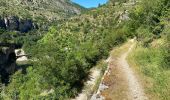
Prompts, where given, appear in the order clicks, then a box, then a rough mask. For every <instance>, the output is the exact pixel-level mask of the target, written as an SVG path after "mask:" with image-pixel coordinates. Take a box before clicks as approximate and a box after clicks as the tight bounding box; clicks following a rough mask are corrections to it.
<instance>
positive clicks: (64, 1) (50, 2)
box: [0, 0, 84, 20]
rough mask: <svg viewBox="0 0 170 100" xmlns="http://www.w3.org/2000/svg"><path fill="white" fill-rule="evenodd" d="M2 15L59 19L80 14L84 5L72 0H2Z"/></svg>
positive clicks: (0, 5)
mask: <svg viewBox="0 0 170 100" xmlns="http://www.w3.org/2000/svg"><path fill="white" fill-rule="evenodd" d="M0 2H1V4H0V8H1V9H0V15H2V16H4V15H16V16H21V17H23V18H33V19H35V20H39V19H48V20H59V19H61V18H62V19H63V18H68V17H70V16H72V15H76V14H80V13H81V11H82V10H84V8H83V7H81V6H79V5H77V4H75V3H73V2H71V1H70V0H10V1H9V0H0Z"/></svg>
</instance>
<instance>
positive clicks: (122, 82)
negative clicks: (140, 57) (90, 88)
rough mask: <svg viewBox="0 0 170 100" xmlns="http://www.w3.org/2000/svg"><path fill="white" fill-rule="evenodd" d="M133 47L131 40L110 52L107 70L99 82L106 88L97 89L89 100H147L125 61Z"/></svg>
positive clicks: (133, 43)
mask: <svg viewBox="0 0 170 100" xmlns="http://www.w3.org/2000/svg"><path fill="white" fill-rule="evenodd" d="M134 46H135V42H134V39H132V40H130V41H129V42H128V43H126V44H125V45H123V46H121V47H119V48H116V50H113V51H112V55H111V56H110V57H109V60H108V70H107V71H106V75H105V76H103V77H104V78H103V80H102V82H101V84H104V85H105V86H107V87H108V88H105V89H103V90H101V89H100V87H99V90H98V92H97V93H96V94H94V95H93V97H92V99H91V100H147V97H146V96H145V93H144V91H143V88H142V86H141V84H140V81H139V80H138V78H137V77H136V74H135V73H134V71H133V69H132V68H131V67H130V66H129V64H128V62H127V60H126V58H127V56H128V54H129V53H130V52H131V50H132V49H133V47H134ZM103 98H104V99H103Z"/></svg>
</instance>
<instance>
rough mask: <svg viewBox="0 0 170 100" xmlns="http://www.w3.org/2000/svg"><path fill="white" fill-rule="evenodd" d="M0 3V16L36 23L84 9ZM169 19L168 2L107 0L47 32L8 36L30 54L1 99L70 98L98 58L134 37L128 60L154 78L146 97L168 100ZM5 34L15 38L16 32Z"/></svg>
mask: <svg viewBox="0 0 170 100" xmlns="http://www.w3.org/2000/svg"><path fill="white" fill-rule="evenodd" d="M1 4H2V5H1V8H2V9H0V10H2V11H0V12H1V13H2V15H3V14H12V15H13V14H14V15H17V16H22V17H25V18H27V17H28V18H29V17H31V18H33V19H35V20H36V19H38V20H39V17H41V18H45V19H48V20H50V19H61V18H63V16H64V18H67V17H70V16H72V15H74V14H80V12H81V11H82V10H83V8H82V7H79V6H78V5H76V4H74V3H71V1H69V0H64V1H63V0H61V1H60V0H58V1H57V0H33V1H30V0H27V1H25V2H24V1H23V0H21V1H19V0H11V1H10V2H9V1H6V2H4V1H2V3H1ZM47 5H48V6H47ZM56 5H58V6H56ZM65 5H67V6H65ZM7 6H8V8H9V9H7ZM14 6H15V8H13V7H14ZM23 8H24V9H23ZM58 9H60V10H58ZM4 11H5V12H4ZM56 11H57V12H56ZM14 12H15V13H14ZM35 13H36V14H35ZM169 20H170V1H169V0H137V1H136V2H134V1H132V0H130V1H128V0H110V1H109V2H108V3H107V4H105V5H102V6H100V7H98V8H95V9H89V10H87V11H86V12H84V13H82V14H80V15H77V16H72V17H70V18H68V19H67V20H64V19H63V20H60V21H53V22H51V23H50V24H48V25H50V27H49V29H47V30H46V31H42V30H41V29H39V30H38V31H37V30H35V31H31V32H29V33H28V35H26V36H22V37H19V38H15V39H16V40H14V39H13V38H10V39H8V38H7V39H5V40H6V41H7V40H8V42H9V40H11V41H13V42H16V43H22V44H23V47H22V48H23V49H24V50H25V52H26V53H27V54H29V55H30V56H29V61H28V62H27V63H28V66H26V70H24V68H21V69H20V70H17V71H16V72H15V73H14V74H13V75H11V76H10V80H9V84H8V85H7V86H4V85H3V84H0V86H1V87H0V91H1V94H0V99H2V100H27V99H35V100H39V99H40V100H67V99H70V98H73V97H75V96H76V95H77V94H78V93H79V92H80V91H81V89H82V86H83V83H84V81H85V79H86V78H87V76H88V74H89V70H90V69H91V68H92V67H94V66H95V65H96V63H97V62H98V61H99V60H101V59H106V58H107V57H108V54H109V51H110V50H111V49H112V48H113V47H116V46H120V45H121V44H122V43H125V42H126V40H127V39H130V38H136V40H137V46H136V50H134V52H133V53H132V54H131V55H130V56H129V58H130V59H131V62H132V63H133V64H134V63H135V65H138V67H139V68H140V71H141V73H142V74H143V75H144V76H146V77H149V78H151V79H152V80H153V81H152V82H153V83H152V84H153V87H150V88H147V89H148V90H146V91H148V92H147V93H148V94H151V95H153V98H154V96H155V95H156V96H155V98H156V97H158V98H159V99H158V100H169V99H170V97H169V93H170V90H169V86H170V85H169V81H170V80H169V78H168V77H169V76H170V74H169V68H170V63H169V62H170V61H169V60H170V51H169V47H170V42H169V39H170V37H169V34H170V30H169V26H170V25H169ZM41 21H42V20H41ZM41 32H42V33H43V34H42V33H41ZM2 33H3V34H4V32H2ZM5 33H8V34H9V36H15V35H14V33H15V32H14V33H13V32H8V31H5ZM0 35H1V34H0ZM0 39H1V38H0ZM2 39H4V38H2ZM5 40H3V41H5ZM159 41H161V43H159ZM155 45H156V46H155ZM151 98H152V96H151Z"/></svg>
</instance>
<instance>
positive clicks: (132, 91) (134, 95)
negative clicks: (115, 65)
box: [119, 43, 147, 100]
mask: <svg viewBox="0 0 170 100" xmlns="http://www.w3.org/2000/svg"><path fill="white" fill-rule="evenodd" d="M133 47H134V43H133V44H132V45H131V46H130V48H129V50H128V51H127V52H125V53H124V54H122V56H121V57H120V58H119V64H120V65H121V70H122V71H123V73H124V76H125V78H126V79H127V81H128V87H129V95H130V98H131V100H146V99H147V97H145V94H144V91H143V89H142V86H141V85H140V83H139V81H138V79H137V77H136V75H135V74H134V72H133V70H132V69H131V68H130V66H129V64H128V62H127V60H126V57H127V56H128V54H129V52H130V51H131V49H132V48H133Z"/></svg>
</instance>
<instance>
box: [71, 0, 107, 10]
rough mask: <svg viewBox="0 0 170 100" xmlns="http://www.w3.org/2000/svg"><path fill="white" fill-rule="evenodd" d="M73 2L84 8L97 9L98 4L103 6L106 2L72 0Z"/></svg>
mask: <svg viewBox="0 0 170 100" xmlns="http://www.w3.org/2000/svg"><path fill="white" fill-rule="evenodd" d="M72 1H73V2H75V3H77V4H79V5H81V6H84V7H86V8H91V7H98V5H99V3H100V4H105V3H106V2H107V1H108V0H72Z"/></svg>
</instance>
